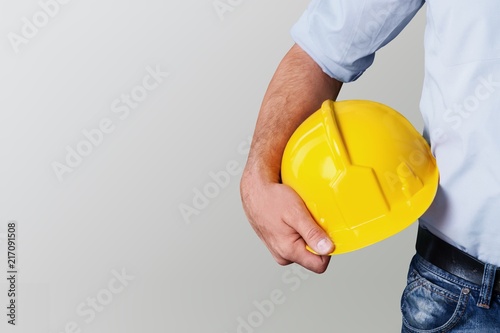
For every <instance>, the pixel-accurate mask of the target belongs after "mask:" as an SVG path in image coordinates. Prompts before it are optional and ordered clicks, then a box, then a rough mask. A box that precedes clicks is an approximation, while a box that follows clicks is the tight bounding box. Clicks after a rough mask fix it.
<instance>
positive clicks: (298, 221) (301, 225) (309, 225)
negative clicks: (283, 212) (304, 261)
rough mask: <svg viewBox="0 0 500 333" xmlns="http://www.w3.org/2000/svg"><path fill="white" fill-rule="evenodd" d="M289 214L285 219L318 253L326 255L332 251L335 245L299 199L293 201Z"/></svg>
mask: <svg viewBox="0 0 500 333" xmlns="http://www.w3.org/2000/svg"><path fill="white" fill-rule="evenodd" d="M292 214H293V215H291V216H288V218H287V220H286V221H285V222H286V223H287V224H288V225H290V226H291V227H292V228H294V229H295V230H296V231H297V232H298V233H299V234H300V236H301V237H302V238H303V239H304V241H305V242H306V243H307V245H309V247H310V248H311V249H313V250H314V251H315V252H316V253H318V254H319V255H326V254H330V253H332V252H333V250H334V249H335V245H334V244H333V242H332V241H331V239H330V238H329V237H328V235H327V234H326V232H325V231H324V230H323V229H321V227H320V226H319V225H318V224H317V223H316V221H314V219H313V218H312V216H311V214H310V213H309V211H308V210H307V207H306V206H305V205H304V203H303V202H302V201H301V200H298V201H297V202H296V203H295V209H292Z"/></svg>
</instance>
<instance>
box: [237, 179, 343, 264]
mask: <svg viewBox="0 0 500 333" xmlns="http://www.w3.org/2000/svg"><path fill="white" fill-rule="evenodd" d="M240 190H241V199H242V202H243V208H244V209H245V212H246V214H247V217H248V220H249V221H250V224H251V225H252V227H253V228H254V230H255V232H256V233H257V235H258V236H259V237H260V238H261V239H262V241H263V242H264V243H265V244H266V246H267V247H268V249H269V251H270V252H271V254H272V255H273V257H274V259H275V260H276V261H277V262H278V263H279V264H280V265H288V264H291V263H294V262H295V263H298V264H299V265H301V266H303V267H305V268H307V269H309V270H311V271H313V272H316V273H323V272H324V271H325V270H326V268H327V267H328V264H329V262H330V256H328V255H327V254H328V253H331V252H332V251H333V249H334V245H333V243H332V241H331V240H330V239H329V238H328V236H327V235H326V233H325V232H324V231H323V229H321V227H320V226H318V224H317V223H316V222H315V221H314V219H313V218H312V216H311V214H310V213H309V211H308V210H307V207H306V206H305V204H304V202H303V201H302V199H301V198H300V197H299V196H298V194H297V193H296V192H295V191H294V190H293V189H292V188H290V187H289V186H287V185H283V184H280V183H276V182H270V181H258V180H256V179H254V178H252V177H251V176H249V175H248V174H244V175H243V178H242V180H241V186H240ZM306 244H308V245H309V247H311V248H312V249H313V250H314V251H316V252H317V253H318V254H320V255H316V254H313V253H311V252H309V251H308V250H307V249H306Z"/></svg>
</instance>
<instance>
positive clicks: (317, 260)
mask: <svg viewBox="0 0 500 333" xmlns="http://www.w3.org/2000/svg"><path fill="white" fill-rule="evenodd" d="M293 249H294V250H293V252H292V253H291V255H290V260H291V261H293V262H296V263H297V264H299V265H301V266H303V267H305V268H307V269H308V270H310V271H313V272H315V273H318V274H321V273H324V272H325V271H326V269H327V268H328V264H329V263H330V258H331V257H330V256H321V255H316V254H313V253H311V252H309V251H308V250H306V243H305V241H304V240H303V239H302V238H299V239H297V241H296V242H295V244H294V245H293Z"/></svg>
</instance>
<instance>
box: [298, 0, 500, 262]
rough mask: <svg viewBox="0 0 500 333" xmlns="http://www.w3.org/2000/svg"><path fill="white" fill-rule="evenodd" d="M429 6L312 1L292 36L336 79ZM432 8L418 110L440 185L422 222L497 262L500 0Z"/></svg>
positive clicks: (444, 2) (374, 0)
mask: <svg viewBox="0 0 500 333" xmlns="http://www.w3.org/2000/svg"><path fill="white" fill-rule="evenodd" d="M423 4H424V1H422V0H313V1H312V2H311V4H310V5H309V7H308V9H307V10H306V12H305V13H304V14H303V15H302V17H301V18H300V19H299V21H298V22H297V23H296V24H295V25H294V27H293V28H292V37H293V38H294V40H295V42H296V43H297V44H298V45H299V46H301V47H302V48H303V49H304V50H305V51H306V52H307V53H308V54H309V55H310V56H311V57H312V58H313V59H314V60H315V61H316V62H317V63H318V64H319V65H320V66H321V68H322V69H323V71H324V72H325V73H327V74H328V75H329V76H331V77H333V78H336V79H338V80H340V81H343V82H349V81H353V80H355V79H357V78H358V77H359V76H360V75H361V74H362V73H363V72H364V71H365V70H366V69H367V68H368V67H369V66H370V65H371V64H372V62H373V59H374V53H375V52H376V51H377V50H378V49H379V48H381V47H382V46H384V45H385V44H387V43H388V42H390V41H391V40H392V39H393V38H394V37H396V36H397V35H398V34H399V32H401V30H402V29H403V28H404V27H405V26H406V24H407V23H408V22H409V21H410V20H411V19H412V18H413V16H414V15H415V14H416V12H417V11H418V10H419V9H420V8H421V7H422V5H423ZM426 10H427V26H426V32H425V79H424V85H423V92H422V99H421V103H420V109H421V112H422V116H423V119H424V123H425V129H424V136H425V137H426V139H427V140H428V141H429V142H430V143H431V147H432V152H433V154H434V155H435V156H436V160H437V163H438V167H439V171H440V186H439V189H438V193H437V195H436V198H435V200H434V202H433V204H432V205H431V207H430V208H429V210H428V211H427V212H426V213H425V214H424V216H423V217H422V218H421V219H420V223H421V224H422V225H424V226H425V227H426V228H428V229H429V230H430V231H431V232H433V233H434V234H436V235H438V236H439V237H441V238H442V239H444V240H446V241H447V242H449V243H451V244H453V245H455V246H456V247H458V248H460V249H462V250H464V251H466V252H467V253H469V254H471V255H473V256H474V257H476V258H478V259H480V260H482V261H485V262H489V263H492V264H495V265H497V266H500V1H498V0H481V1H470V0H428V1H427V6H426ZM388 70H390V69H389V68H388ZM360 98H362V96H360Z"/></svg>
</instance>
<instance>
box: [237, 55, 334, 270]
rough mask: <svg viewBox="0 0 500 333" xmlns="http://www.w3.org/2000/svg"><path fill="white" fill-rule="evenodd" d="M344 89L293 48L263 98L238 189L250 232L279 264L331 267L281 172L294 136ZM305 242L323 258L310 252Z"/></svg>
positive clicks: (323, 240) (326, 248)
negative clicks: (282, 180)
mask: <svg viewBox="0 0 500 333" xmlns="http://www.w3.org/2000/svg"><path fill="white" fill-rule="evenodd" d="M341 86H342V83H341V82H340V81H337V80H335V79H332V78H330V77H329V76H328V75H326V74H325V73H324V72H323V71H322V70H321V68H320V67H319V66H318V65H317V64H316V63H315V62H314V60H313V59H312V58H311V57H310V56H309V55H308V54H307V53H305V52H304V51H303V50H302V49H301V48H300V47H299V46H298V45H294V46H293V47H292V48H291V49H290V51H289V52H288V53H287V54H286V56H285V57H284V58H283V60H282V62H281V64H280V65H279V67H278V69H277V70H276V73H275V74H274V77H273V79H272V80H271V83H270V84H269V87H268V89H267V92H266V95H265V96H264V100H263V102H262V106H261V110H260V113H259V117H258V119H257V125H256V127H255V132H254V137H253V141H252V146H251V148H250V154H249V157H248V162H247V165H246V167H245V170H244V172H243V177H242V179H241V184H240V189H241V198H242V202H243V207H244V209H245V212H246V214H247V217H248V219H249V221H250V223H251V225H252V227H253V228H254V230H255V232H256V233H257V234H258V235H259V237H260V238H261V239H262V240H263V241H264V243H265V244H266V245H267V247H268V248H269V250H270V252H271V254H272V255H273V257H274V258H275V259H276V261H277V262H278V263H279V264H281V265H287V264H290V263H292V262H296V263H298V264H300V265H302V266H304V267H306V268H308V269H310V270H312V271H314V272H317V273H322V272H324V271H325V270H326V268H327V267H328V263H329V260H330V257H329V256H326V254H328V253H330V252H331V251H332V250H333V248H334V245H333V244H332V242H331V241H330V240H329V238H328V236H327V235H326V233H325V232H324V231H323V230H322V229H321V228H320V227H319V226H318V225H317V224H316V222H315V221H314V219H313V218H312V217H311V215H310V213H309V211H308V210H307V208H306V206H305V205H304V203H303V201H302V200H301V199H300V197H299V196H298V195H297V194H296V192H295V191H294V190H292V189H291V188H290V187H288V186H286V185H283V184H281V182H280V168H281V158H282V155H283V151H284V149H285V146H286V143H287V142H288V139H289V138H290V136H291V135H292V133H293V132H294V131H295V129H296V128H297V127H298V126H299V125H300V124H301V123H302V122H303V121H304V120H305V119H306V118H307V117H308V116H309V115H310V114H311V113H313V112H314V111H316V110H318V109H319V107H320V106H321V103H322V102H323V101H325V100H327V99H335V98H336V97H337V95H338V93H339V91H340V88H341ZM306 243H307V244H308V245H309V246H310V247H311V248H312V249H314V250H315V251H316V252H317V253H320V254H322V255H321V256H318V255H315V254H312V253H310V252H309V251H307V250H306V248H305V245H306Z"/></svg>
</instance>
